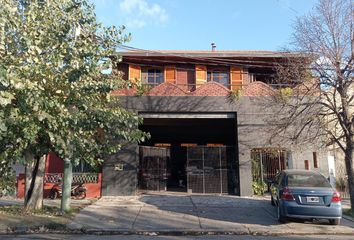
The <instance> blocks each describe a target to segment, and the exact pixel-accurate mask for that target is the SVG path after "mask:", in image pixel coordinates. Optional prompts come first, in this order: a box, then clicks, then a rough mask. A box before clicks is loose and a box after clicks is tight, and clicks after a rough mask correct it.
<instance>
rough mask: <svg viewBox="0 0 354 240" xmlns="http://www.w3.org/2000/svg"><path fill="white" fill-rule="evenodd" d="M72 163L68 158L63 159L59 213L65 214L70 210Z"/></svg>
mask: <svg viewBox="0 0 354 240" xmlns="http://www.w3.org/2000/svg"><path fill="white" fill-rule="evenodd" d="M72 175H73V171H72V164H71V161H70V160H68V159H65V160H64V176H63V180H64V181H63V188H62V197H61V209H60V210H61V213H62V214H65V213H67V212H69V211H70V199H71V183H72Z"/></svg>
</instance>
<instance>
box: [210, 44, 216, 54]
mask: <svg viewBox="0 0 354 240" xmlns="http://www.w3.org/2000/svg"><path fill="white" fill-rule="evenodd" d="M215 50H216V45H215V43H211V51H212V52H215Z"/></svg>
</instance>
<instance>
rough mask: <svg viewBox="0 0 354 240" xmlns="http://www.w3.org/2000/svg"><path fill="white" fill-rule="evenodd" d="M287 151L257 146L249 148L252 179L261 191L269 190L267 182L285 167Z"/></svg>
mask: <svg viewBox="0 0 354 240" xmlns="http://www.w3.org/2000/svg"><path fill="white" fill-rule="evenodd" d="M286 156H287V152H286V151H285V150H283V149H274V148H271V149H264V148H257V149H252V150H251V160H252V180H253V184H254V185H258V186H259V189H260V191H261V193H262V194H263V192H264V191H269V182H270V181H271V180H273V179H274V177H275V176H276V174H277V173H278V172H279V171H281V170H283V169H285V168H286Z"/></svg>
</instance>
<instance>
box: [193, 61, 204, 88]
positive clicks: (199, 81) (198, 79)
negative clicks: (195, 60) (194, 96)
mask: <svg viewBox="0 0 354 240" xmlns="http://www.w3.org/2000/svg"><path fill="white" fill-rule="evenodd" d="M206 81H207V67H206V66H203V65H196V66H195V83H196V85H197V87H199V86H201V85H203V84H204V83H206Z"/></svg>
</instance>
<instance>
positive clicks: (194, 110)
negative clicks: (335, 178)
mask: <svg viewBox="0 0 354 240" xmlns="http://www.w3.org/2000/svg"><path fill="white" fill-rule="evenodd" d="M121 55H122V61H121V63H120V64H119V65H118V66H116V68H115V69H114V70H113V73H114V74H118V72H121V73H122V74H123V79H125V80H126V81H127V83H130V84H128V85H129V87H127V88H126V89H119V90H116V91H113V92H112V95H114V96H117V97H119V98H120V104H121V106H123V107H126V108H127V109H129V110H131V111H134V112H136V113H137V114H138V115H139V116H141V117H143V118H144V122H143V124H142V125H141V126H140V129H142V130H144V131H147V132H149V133H150V134H151V138H150V139H149V140H147V141H145V142H143V143H141V144H139V145H138V144H134V143H126V144H123V148H122V150H121V151H120V152H118V153H117V154H115V155H112V156H111V157H110V158H109V159H107V160H106V161H105V162H104V164H103V166H102V188H101V194H102V195H103V196H115V195H134V194H136V193H137V191H139V190H157V191H183V192H188V193H214V194H235V195H240V196H249V195H252V194H253V192H252V181H258V179H259V177H260V176H261V177H262V178H263V179H264V180H267V179H270V178H272V177H274V175H275V174H276V172H277V171H279V170H281V169H287V168H298V169H317V170H318V171H321V172H322V173H323V174H325V175H326V176H328V161H327V156H328V154H327V151H326V149H322V148H319V147H317V145H316V143H314V144H313V145H312V146H311V145H306V146H304V147H301V148H300V147H298V146H297V145H296V144H292V143H285V142H282V141H280V140H278V139H275V138H273V139H270V132H269V123H267V121H266V119H267V118H268V117H269V116H273V115H274V112H273V111H272V110H271V109H272V108H271V107H270V108H267V107H265V106H264V105H263V104H262V103H263V102H265V101H264V100H265V99H269V98H271V96H273V95H274V94H275V92H276V91H277V89H278V88H279V87H280V86H277V85H274V82H275V81H274V74H275V65H276V64H278V63H280V62H281V61H283V60H284V59H286V58H287V57H291V56H293V54H290V53H284V52H271V51H127V52H122V53H121ZM54 160H55V161H61V160H58V159H54ZM54 171H55V170H54ZM52 173H53V171H52ZM53 174H54V173H53ZM47 175H48V174H47ZM59 175H60V173H59ZM99 176H101V175H100V174H99ZM99 183H100V182H99Z"/></svg>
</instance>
